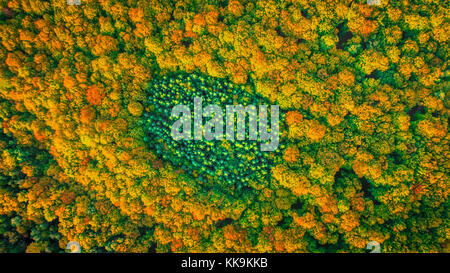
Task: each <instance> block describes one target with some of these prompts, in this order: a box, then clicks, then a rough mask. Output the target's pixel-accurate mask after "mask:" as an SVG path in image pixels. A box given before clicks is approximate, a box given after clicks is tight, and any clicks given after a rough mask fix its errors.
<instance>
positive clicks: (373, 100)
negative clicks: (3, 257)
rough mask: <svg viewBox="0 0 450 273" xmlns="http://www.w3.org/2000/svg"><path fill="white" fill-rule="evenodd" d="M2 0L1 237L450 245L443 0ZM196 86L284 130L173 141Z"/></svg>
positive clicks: (253, 245) (201, 248) (96, 243)
mask: <svg viewBox="0 0 450 273" xmlns="http://www.w3.org/2000/svg"><path fill="white" fill-rule="evenodd" d="M370 2H374V1H370ZM375 2H377V1H375ZM0 8H1V15H0V252H64V251H66V250H65V248H66V245H67V243H68V242H69V241H76V242H79V244H80V245H81V249H82V252H365V251H366V249H365V248H366V245H367V243H368V242H370V241H376V242H379V243H380V244H381V251H382V252H449V251H450V250H449V248H450V245H449V242H450V241H449V240H450V225H449V224H450V220H449V215H448V214H449V211H450V210H449V202H448V194H449V191H450V187H449V170H450V160H449V158H450V154H449V152H450V150H449V143H448V142H449V139H450V138H449V135H448V123H449V106H450V100H449V91H450V88H449V81H448V80H449V77H450V75H449V69H448V51H449V34H450V20H449V19H450V12H449V9H450V3H449V2H448V1H439V0H404V1H394V0H391V1H388V0H381V1H379V5H369V4H368V2H367V1H365V0H164V1H158V0H148V1H137V0H124V1H118V0H81V4H80V5H68V3H67V1H66V0H51V1H44V0H9V1H8V0H0ZM195 94H202V96H204V100H205V101H221V102H230V103H233V102H234V103H241V104H251V103H253V104H258V103H262V104H276V105H279V107H280V109H281V111H280V145H279V147H278V149H277V150H276V151H274V152H262V151H260V149H259V145H258V146H255V143H252V142H249V141H236V142H229V141H216V140H211V141H207V140H204V141H195V142H194V141H193V142H189V143H184V144H180V143H179V142H177V141H174V140H173V139H172V138H171V136H170V134H169V132H170V128H169V127H170V123H169V121H170V118H169V113H170V107H171V106H173V105H175V104H178V103H179V102H180V101H184V100H186V101H191V98H192V96H194V95H195ZM168 109H169V110H168ZM167 111H169V112H167Z"/></svg>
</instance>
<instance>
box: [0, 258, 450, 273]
mask: <svg viewBox="0 0 450 273" xmlns="http://www.w3.org/2000/svg"><path fill="white" fill-rule="evenodd" d="M448 257H449V256H448V254H379V253H377V254H371V253H368V254H293V253H291V254H279V253H268V254H264V253H262V254H261V253H255V254H249V253H243V254H239V253H226V254H223V253H220V254H212V253H183V254H178V253H176V254H174V253H171V254H154V253H153V254H107V253H106V254H105V253H102V254H72V253H67V254H0V262H1V263H2V265H5V264H7V263H11V264H13V265H14V268H15V269H16V270H19V269H25V268H26V267H28V266H29V267H30V269H33V270H35V269H37V268H38V267H41V266H44V268H46V267H47V266H48V265H51V264H54V263H55V262H58V263H61V264H62V265H67V266H69V265H72V266H73V267H74V269H75V268H76V267H80V269H82V268H84V267H85V266H88V267H89V268H90V269H99V270H102V272H104V270H111V269H116V270H117V269H119V268H122V267H124V266H125V268H129V269H130V270H131V269H135V268H136V269H137V268H140V269H141V270H140V271H143V272H301V271H305V270H299V268H304V269H305V268H306V266H308V268H310V269H312V268H314V270H315V271H316V270H319V271H322V270H325V269H327V270H333V272H336V271H335V270H338V269H342V270H348V269H349V268H350V267H351V268H353V269H356V268H359V269H360V270H361V271H366V269H371V270H374V269H376V268H380V271H384V270H385V269H386V267H389V268H391V269H393V266H399V268H400V269H403V270H406V269H407V268H418V267H423V266H424V265H427V267H428V269H429V270H431V268H429V266H437V265H438V264H439V261H443V259H446V260H447V259H448ZM438 260H439V261H438ZM45 265H46V266H45ZM72 266H71V267H72ZM24 267H25V268H24ZM355 267H356V268H355ZM296 268H297V270H296ZM383 268H384V269H383ZM44 270H45V269H44ZM280 270H281V271H280ZM307 271H310V270H307ZM427 271H428V270H427ZM127 273H128V272H127Z"/></svg>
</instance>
